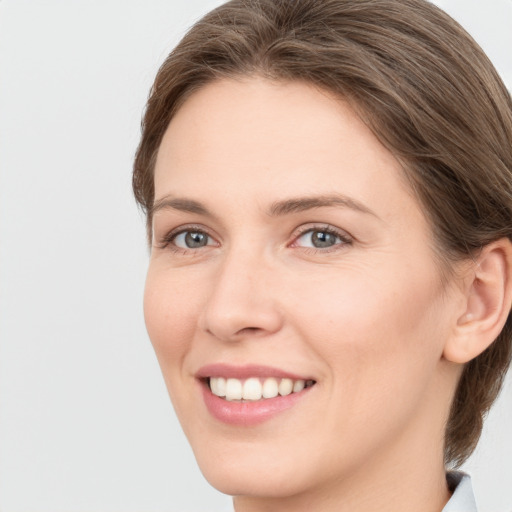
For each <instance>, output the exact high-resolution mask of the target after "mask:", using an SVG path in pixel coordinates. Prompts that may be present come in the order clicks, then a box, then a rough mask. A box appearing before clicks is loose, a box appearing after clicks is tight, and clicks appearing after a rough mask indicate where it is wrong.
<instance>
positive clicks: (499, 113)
mask: <svg viewBox="0 0 512 512" xmlns="http://www.w3.org/2000/svg"><path fill="white" fill-rule="evenodd" d="M244 76H263V77H265V78H268V79H271V80H278V81H296V80H299V81H303V82H306V83H309V84H313V85H315V86H317V87H319V88H321V89H323V90H326V91H329V92H331V93H333V94H334V95H335V96H336V97H339V98H340V99H342V100H344V101H347V102H349V104H350V105H351V106H352V107H353V108H354V109H355V111H356V112H357V113H358V115H359V116H360V117H361V119H362V120H363V121H364V122H365V123H366V124H367V126H368V127H369V128H370V129H371V130H372V131H373V133H374V134H375V136H376V137H377V138H378V139H379V140H380V142H381V143H382V144H384V146H385V147H386V148H388V149H389V150H390V151H391V152H392V153H393V154H394V155H395V157H396V158H397V159H398V160H399V161H400V163H401V164H402V167H403V171H404V175H405V177H406V178H407V180H408V182H409V183H410V185H411V188H412V190H413V191H414V192H415V194H416V196H417V198H418V201H419V203H420V204H421V206H422V208H423V209H424V212H425V215H426V217H427V218H428V220H429V222H430V225H431V228H432V232H433V235H434V240H435V247H436V249H437V251H436V253H438V254H439V257H440V260H441V265H440V267H444V268H447V269H448V271H449V269H450V268H453V265H451V267H450V264H452V263H454V262H456V261H460V260H463V259H466V258H471V257H474V256H475V255H476V254H477V253H478V251H479V250H481V248H482V247H484V246H485V245H487V244H489V243H491V242H493V241H495V240H498V239H501V238H503V237H507V238H509V239H512V100H511V97H510V93H509V92H508V91H507V89H506V87H505V85H504V84H503V82H502V81H501V79H500V77H499V75H498V73H497V72H496V70H495V69H494V67H493V65H492V63H491V62H490V60H489V59H488V58H487V56H486V55H485V54H484V52H483V51H482V49H481V48H480V47H479V46H478V45H477V43H476V42H475V41H474V40H473V39H472V38H471V36H470V35H469V34H468V33H467V32H466V31H465V30H464V29H463V28H462V27H461V26H460V25H459V24H458V23H457V22H455V21H454V20H453V19H452V18H451V17H449V16H448V15H447V14H446V13H444V12H443V11H442V10H440V9H438V8H437V7H435V6H434V5H432V4H431V3H429V2H428V1H426V0H232V1H229V2H227V3H225V4H223V5H221V6H220V7H218V8H216V9H214V10H213V11H211V12H209V13H208V14H207V15H205V16H204V17H203V18H202V19H200V20H199V21H198V22H197V23H196V24H195V25H194V26H193V27H192V28H191V29H190V30H189V32H188V33H187V34H186V35H185V37H184V38H183V39H182V40H181V42H180V43H179V44H178V45H177V47H176V48H175V49H174V50H173V51H172V52H171V54H170V55H169V56H168V57H167V59H166V60H165V62H164V63H163V65H162V66H161V68H160V70H159V72H158V74H157V76H156V79H155V82H154V85H153V87H152V89H151V92H150V96H149V99H148V103H147V107H146V110H145V114H144V118H143V122H142V136H141V141H140V145H139V147H138V149H137V153H136V157H135V163H134V170H133V190H134V193H135V197H136V199H137V201H138V203H139V205H140V206H141V207H142V209H143V210H144V211H145V213H146V215H147V222H148V227H149V226H150V225H151V221H152V219H151V208H152V205H153V202H154V180H153V175H154V166H155V160H156V155H157V152H158V149H159V146H160V143H161V141H162V137H163V135H164V132H165V131H166V129H167V127H168V125H169V122H170V121H171V119H172V117H173V116H174V114H175V113H176V112H177V110H178V109H179V108H180V106H181V105H182V104H183V103H184V101H185V100H186V99H187V98H188V97H189V96H190V95H191V94H192V93H193V92H194V91H196V90H198V89H200V88H201V87H203V86H205V85H206V84H208V83H210V82H212V81H215V80H218V79H222V78H232V79H236V78H240V77H244ZM148 237H149V238H151V233H150V230H149V228H148ZM511 353H512V319H511V315H510V314H509V317H508V319H507V322H506V324H505V327H504V329H503V330H502V332H501V334H500V335H499V336H498V338H497V339H496V340H495V341H494V342H493V344H492V345H491V346H490V347H489V348H488V349H487V350H486V351H484V352H483V353H482V354H480V355H479V356H478V357H476V358H475V359H473V360H471V361H470V362H468V363H467V364H466V365H465V367H464V369H463V372H462V375H461V378H460V380H459V383H458V387H457V390H456V392H455V395H454V398H453V401H452V406H451V410H450V414H449V419H448V422H447V424H446V431H445V446H444V454H445V463H446V464H447V465H450V466H452V467H457V466H459V465H460V464H462V463H463V462H464V461H465V460H466V459H467V457H469V455H470V454H471V453H472V451H473V450H474V448H475V446H476V444H477V442H478V439H479V437H480V434H481V430H482V425H483V418H484V416H485V414H486V413H487V412H488V410H489V408H490V407H491V405H492V403H493V402H494V400H495V399H496V397H497V396H498V394H499V391H500V389H501V387H502V384H503V380H504V377H505V375H506V372H507V369H508V367H509V365H510V361H511Z"/></svg>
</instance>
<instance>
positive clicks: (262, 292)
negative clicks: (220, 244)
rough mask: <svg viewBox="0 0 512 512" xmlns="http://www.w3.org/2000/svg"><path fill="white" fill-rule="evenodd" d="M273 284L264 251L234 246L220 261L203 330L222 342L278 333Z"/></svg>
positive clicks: (278, 316) (277, 313) (278, 322)
mask: <svg viewBox="0 0 512 512" xmlns="http://www.w3.org/2000/svg"><path fill="white" fill-rule="evenodd" d="M271 283H272V268H271V266H270V265H269V264H268V262H266V261H265V258H264V255H263V253H262V252H256V251H251V250H250V247H247V246H239V247H232V248H231V249H230V250H229V251H227V252H226V254H225V256H224V257H223V258H222V260H221V261H220V262H219V267H218V268H217V271H216V274H215V277H214V283H213V286H212V287H211V288H210V289H211V293H210V296H209V297H208V301H207V304H206V307H205V311H204V317H203V322H202V323H203V326H202V327H203V329H204V330H206V331H208V332H209V333H210V334H213V335H214V336H215V337H216V338H219V339H222V340H237V339H240V338H241V337H243V336H247V335H252V336H254V335H256V334H258V335H263V334H269V333H272V332H275V331H277V330H278V329H279V328H280V325H281V317H280V313H279V311H278V308H277V303H276V297H275V294H274V293H273V292H274V290H273V286H271Z"/></svg>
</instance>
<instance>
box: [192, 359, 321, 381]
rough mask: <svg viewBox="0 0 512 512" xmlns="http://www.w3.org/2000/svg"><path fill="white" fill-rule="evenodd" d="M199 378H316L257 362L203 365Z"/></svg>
mask: <svg viewBox="0 0 512 512" xmlns="http://www.w3.org/2000/svg"><path fill="white" fill-rule="evenodd" d="M196 377H197V378H198V379H206V378H208V377H224V378H233V379H248V378H250V377H274V378H277V379H292V380H314V379H313V378H312V377H310V376H303V375H302V376H301V375H297V374H294V373H291V372H288V371H285V370H281V369H279V368H275V367H272V366H264V365H257V364H247V365H231V364H226V363H214V364H207V365H205V366H202V367H201V368H200V369H199V370H198V371H197V373H196Z"/></svg>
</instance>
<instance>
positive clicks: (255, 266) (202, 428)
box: [144, 77, 467, 512]
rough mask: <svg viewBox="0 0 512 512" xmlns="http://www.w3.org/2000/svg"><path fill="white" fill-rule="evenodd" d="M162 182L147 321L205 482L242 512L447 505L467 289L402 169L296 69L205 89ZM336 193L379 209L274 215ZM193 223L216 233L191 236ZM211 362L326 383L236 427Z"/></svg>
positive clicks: (158, 171) (169, 141)
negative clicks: (206, 381)
mask: <svg viewBox="0 0 512 512" xmlns="http://www.w3.org/2000/svg"><path fill="white" fill-rule="evenodd" d="M155 192H156V194H155V197H156V203H158V204H160V206H162V207H161V208H159V209H157V211H155V214H154V218H153V247H152V251H151V259H150V265H149V270H148V275H147V284H146V291H145V301H144V302H145V303H144V307H145V318H146V324H147V329H148V332H149V335H150V338H151V341H152V343H153V346H154V349H155V351H156V354H157V357H158V360H159V363H160V366H161V369H162V372H163V375H164V378H165V381H166V385H167V388H168V391H169V394H170V397H171V400H172V402H173V404H174V407H175V409H176V413H177V415H178V417H179V419H180V422H181V424H182V426H183V429H184V431H185V433H186V435H187V437H188V439H189V441H190V443H191V446H192V448H193V450H194V453H195V455H196V458H197V460H198V463H199V466H200V468H201V470H202V472H203V474H204V475H205V477H206V478H207V479H208V480H209V482H210V483H211V484H212V485H213V486H215V487H216V488H218V489H219V490H221V491H222V492H225V493H228V494H231V495H233V496H235V499H234V504H235V509H236V511H237V512H251V511H266V510H279V511H288V510H289V511H292V510H293V511H295V512H297V511H302V510H304V511H306V510H308V511H310V510H313V509H314V510H315V511H317V512H327V511H331V510H333V511H334V510H336V511H338V512H339V511H351V512H356V511H365V512H372V511H377V510H378V511H380V512H383V511H384V512H385V511H388V510H389V511H393V512H400V511H411V510H415V511H416V512H427V511H430V512H433V511H437V512H439V511H441V510H442V508H443V506H444V505H445V504H446V502H447V501H448V499H449V497H450V495H449V492H448V489H447V487H446V483H445V469H444V465H443V430H444V429H443V427H444V424H445V422H446V419H447V416H448V410H449V405H450V401H451V398H452V396H453V393H454V390H455V386H456V383H457V379H458V377H459V375H460V368H461V365H460V364H454V363H452V362H449V361H448V360H447V359H446V358H445V357H443V351H444V350H445V347H446V345H447V344H449V343H450V340H451V339H452V338H453V336H454V325H455V324H456V323H457V318H460V317H461V315H462V313H463V311H464V308H465V303H464V293H463V291H464V290H466V289H467V286H466V288H465V285H464V283H462V284H461V283H460V282H458V281H456V280H455V278H451V280H449V282H448V283H443V282H442V280H441V272H440V269H439V267H438V263H437V261H438V260H436V258H435V254H434V249H433V248H432V247H433V244H432V233H431V229H430V226H429V225H428V222H427V220H426V219H425V216H424V215H423V213H422V209H421V207H420V205H419V203H418V201H417V200H416V198H415V197H414V196H413V194H412V193H411V191H410V190H409V188H408V186H407V185H406V183H405V180H404V179H403V173H402V170H401V168H400V165H399V163H398V162H397V160H396V159H395V158H394V156H393V155H392V154H391V153H390V152H389V151H388V150H387V149H385V148H384V147H383V146H382V145H381V144H380V143H379V141H378V140H377V139H376V138H375V136H374V135H373V134H372V133H371V131H370V130H369V129H368V128H367V127H366V125H364V124H363V122H362V121H361V120H360V119H359V118H358V117H357V115H356V114H355V113H354V112H353V111H352V110H351V108H350V107H349V106H348V105H346V104H345V103H343V102H341V101H340V100H336V99H334V98H332V97H331V96H330V95H329V94H328V93H326V92H323V91H319V90H318V89H315V88H313V87H312V86H310V85H307V84H303V83H298V82H292V83H274V82H270V81H267V80H265V79H263V78H258V77H252V78H244V79H240V80H236V81H235V80H221V81H217V82H214V83H212V84H209V85H207V86H205V87H203V88H202V89H200V90H199V91H197V92H195V93H194V94H193V95H192V96H191V97H190V98H189V99H188V100H187V101H186V102H185V103H184V105H183V106H182V107H181V109H180V110H179V111H178V113H177V114H176V116H175V117H174V118H173V120H172V121H171V123H170V125H169V127H168V129H167V132H166V134H165V136H164V138H163V141H162V144H161V147H160V150H159V153H158V158H157V162H156V168H155ZM333 194H338V195H340V194H342V195H343V196H344V197H348V198H350V200H351V201H352V202H357V204H358V205H360V206H362V209H363V210H371V212H369V211H361V210H360V209H357V208H354V205H353V204H352V203H351V201H348V204H345V205H343V204H332V205H330V206H321V207H315V208H308V209H304V210H301V211H297V210H295V209H292V211H286V212H280V214H279V215H271V214H270V212H269V210H271V208H272V205H275V203H276V202H282V201H287V200H290V199H296V198H304V197H323V198H325V197H326V196H332V195H333ZM170 198H174V199H175V198H185V199H187V200H193V201H195V202H197V203H199V204H200V205H201V206H202V208H203V209H205V210H207V212H204V211H200V209H198V208H195V211H186V210H187V209H189V210H190V208H188V207H184V204H185V206H186V205H187V204H188V205H189V206H190V204H189V203H183V202H182V203H181V205H180V204H177V203H174V205H171V204H169V201H168V200H169V199H170ZM166 201H167V205H165V204H166V203H165V202H166ZM289 210H290V209H289ZM274 213H275V212H274ZM326 228H328V229H330V230H333V231H334V232H335V233H338V234H339V238H338V235H334V236H333V238H332V239H331V241H333V244H332V246H330V247H328V248H318V247H314V246H313V244H312V242H311V236H310V235H311V233H312V232H311V230H312V229H314V230H316V231H317V232H322V230H325V229H326ZM187 230H188V231H191V232H198V231H200V232H203V233H205V234H206V235H207V236H206V235H205V236H206V238H205V240H207V245H204V246H201V247H197V248H191V247H187V246H186V244H185V238H184V234H183V232H184V231H187ZM308 230H309V231H308ZM176 233H182V234H181V235H179V236H176ZM210 363H229V364H235V365H242V364H260V365H267V366H272V367H275V368H280V369H282V370H286V371H289V372H292V373H294V374H299V375H308V376H312V377H313V378H314V379H315V381H316V384H315V385H314V386H313V387H312V388H311V389H310V390H309V391H308V393H307V394H305V395H304V397H303V398H302V399H301V400H300V401H299V402H298V403H297V404H296V405H295V406H294V407H292V408H291V409H288V410H286V411H284V412H281V413H280V414H278V415H277V416H275V417H273V418H271V419H270V420H268V421H266V422H264V423H262V424H259V425H255V426H236V427H235V426H230V425H227V424H224V423H222V422H220V421H219V420H217V419H215V418H213V417H212V416H211V415H210V413H209V412H208V410H207V409H206V407H205V404H204V401H203V399H202V395H201V390H200V386H199V385H198V381H197V379H196V373H197V371H198V370H199V368H201V367H202V366H204V365H206V364H210Z"/></svg>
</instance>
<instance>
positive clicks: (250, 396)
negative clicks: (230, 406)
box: [242, 378, 262, 400]
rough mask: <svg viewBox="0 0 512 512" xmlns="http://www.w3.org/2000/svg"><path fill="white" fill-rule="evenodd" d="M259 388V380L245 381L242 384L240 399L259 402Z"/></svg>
mask: <svg viewBox="0 0 512 512" xmlns="http://www.w3.org/2000/svg"><path fill="white" fill-rule="evenodd" d="M261 388H262V386H261V382H260V379H255V378H252V379H247V380H246V381H245V382H244V386H243V391H242V398H243V399H244V400H259V399H260V398H261Z"/></svg>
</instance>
